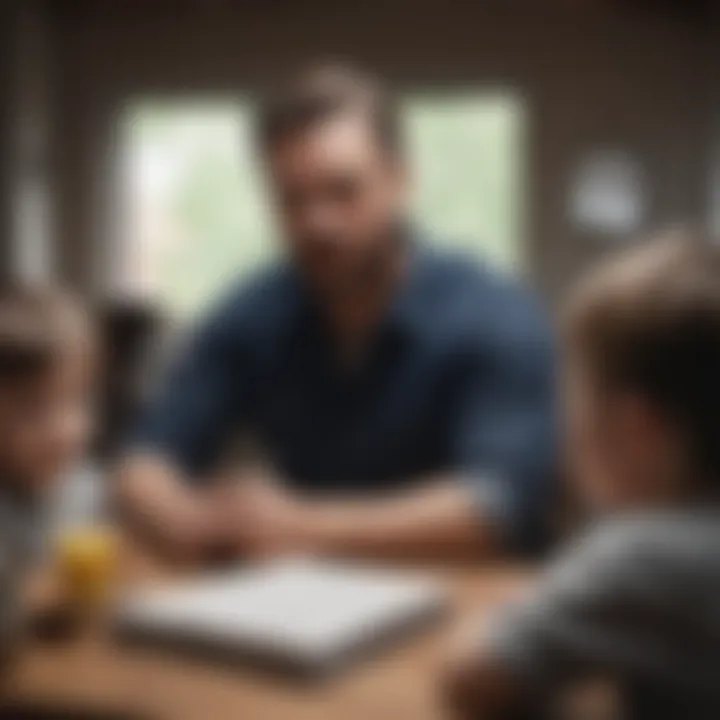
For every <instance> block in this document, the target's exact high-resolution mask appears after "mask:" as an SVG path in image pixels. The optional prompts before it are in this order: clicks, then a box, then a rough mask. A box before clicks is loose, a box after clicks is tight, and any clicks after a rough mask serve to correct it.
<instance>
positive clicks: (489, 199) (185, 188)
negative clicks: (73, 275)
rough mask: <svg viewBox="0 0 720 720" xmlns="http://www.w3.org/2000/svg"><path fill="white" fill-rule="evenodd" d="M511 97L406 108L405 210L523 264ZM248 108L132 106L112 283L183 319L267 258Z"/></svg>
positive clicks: (442, 232) (443, 99)
mask: <svg viewBox="0 0 720 720" xmlns="http://www.w3.org/2000/svg"><path fill="white" fill-rule="evenodd" d="M521 110H522V108H521V107H520V105H519V104H518V103H517V102H516V101H515V100H514V99H513V98H511V97H508V96H505V95H502V96H494V95H486V94H451V95H446V94H441V95H432V94H427V95H417V96H410V97H408V98H407V99H406V101H405V105H404V113H405V116H406V122H407V130H408V140H409V145H410V155H411V161H412V162H413V164H414V165H415V169H416V172H415V178H416V187H415V195H414V210H415V214H416V216H417V217H418V218H419V221H420V223H421V224H422V225H424V226H426V227H428V228H429V229H430V230H431V231H433V232H432V236H433V237H435V236H436V237H438V238H440V239H441V240H443V241H444V242H450V243H453V244H455V245H457V246H459V247H462V248H464V249H466V250H469V251H471V252H475V253H478V254H479V255H482V256H485V257H487V258H488V259H489V260H490V261H492V262H496V263H499V264H501V265H503V266H504V267H506V268H510V269H513V268H516V267H517V266H518V265H519V263H520V262H521V261H522V244H521V236H522V226H521V220H522V197H521V195H522V193H521V180H522V172H521V171H522V159H523V157H522V144H521V143H522V121H523V116H522V112H521ZM251 120H252V105H251V104H250V103H248V102H243V101H237V102H223V101H218V102H207V101H205V102H202V103H186V102H184V103H178V102H167V103H156V102H141V103H138V104H136V105H134V106H133V107H132V108H131V110H130V111H129V112H128V113H127V114H126V116H125V118H124V120H123V124H122V128H121V133H122V135H121V138H122V143H123V144H122V146H121V147H122V148H123V155H122V158H123V160H124V164H123V168H124V175H123V185H122V186H123V188H124V197H125V199H126V201H127V206H124V212H123V213H122V216H123V218H124V226H125V227H124V230H123V233H122V236H121V241H120V248H119V250H120V252H119V254H118V255H117V257H116V263H115V264H114V265H115V267H116V268H117V269H116V271H115V278H114V284H115V286H116V287H117V288H118V289H120V290H121V291H122V292H124V293H132V294H142V295H146V296H149V297H150V298H152V299H154V300H156V301H159V302H161V303H162V304H163V305H165V306H166V307H167V308H168V309H169V310H170V311H171V313H173V314H175V315H177V316H179V317H187V316H188V315H192V314H195V313H197V312H199V311H201V310H202V309H203V308H204V307H205V306H206V304H207V303H208V302H209V301H211V300H212V298H213V297H216V296H217V293H218V291H219V288H221V287H222V286H223V285H225V284H227V282H228V281H229V280H230V279H231V278H233V277H236V276H237V275H238V274H242V273H248V272H250V271H251V270H252V269H253V268H255V267H256V266H257V265H258V264H259V263H262V262H263V261H266V260H267V259H268V258H269V257H270V256H271V255H272V253H273V252H275V248H276V243H275V242H274V236H275V232H274V229H273V226H272V214H271V212H270V209H269V208H268V206H267V203H266V200H265V198H264V195H263V192H262V188H261V182H260V175H259V173H258V171H257V170H258V169H257V167H256V160H255V157H254V150H253V147H252V140H251Z"/></svg>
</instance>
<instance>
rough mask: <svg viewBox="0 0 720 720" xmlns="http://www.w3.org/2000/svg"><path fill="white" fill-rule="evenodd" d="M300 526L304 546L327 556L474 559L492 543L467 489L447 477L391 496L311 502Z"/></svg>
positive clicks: (489, 530)
mask: <svg viewBox="0 0 720 720" xmlns="http://www.w3.org/2000/svg"><path fill="white" fill-rule="evenodd" d="M306 524H307V529H306V531H307V533H308V536H309V538H310V544H311V545H312V544H313V542H314V543H315V545H316V547H317V548H318V550H319V551H320V552H328V553H330V554H348V555H367V556H378V557H393V556H402V557H445V558H447V557H452V558H457V557H463V556H464V557H471V556H472V557H476V556H477V555H478V554H487V553H492V552H493V550H494V549H495V547H496V545H497V537H496V533H495V532H494V529H493V528H492V527H491V523H490V522H488V521H486V520H484V519H483V518H482V514H481V512H480V513H479V512H478V508H477V507H476V506H475V503H474V501H473V498H472V493H471V490H470V488H468V487H467V486H466V485H464V484H461V483H459V482H456V481H455V479H453V478H447V479H445V480H440V481H437V482H434V483H432V484H429V485H426V486H424V487H421V488H418V489H416V490H414V491H408V493H407V494H405V495H403V496H399V497H395V498H389V499H375V500H355V501H352V500H347V501H322V500H321V501H315V502H312V503H310V504H309V506H308V508H307V513H306Z"/></svg>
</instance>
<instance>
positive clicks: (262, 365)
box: [134, 246, 555, 539]
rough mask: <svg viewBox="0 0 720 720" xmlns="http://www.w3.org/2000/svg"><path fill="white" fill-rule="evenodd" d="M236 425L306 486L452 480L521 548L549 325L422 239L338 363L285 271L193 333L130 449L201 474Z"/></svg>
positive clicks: (505, 290)
mask: <svg viewBox="0 0 720 720" xmlns="http://www.w3.org/2000/svg"><path fill="white" fill-rule="evenodd" d="M240 427H243V428H245V430H246V431H249V432H250V433H251V434H252V435H253V436H255V438H256V439H258V440H259V441H260V443H261V445H262V447H263V448H265V450H266V451H267V452H268V453H269V454H270V457H271V458H272V460H273V462H274V464H275V467H276V468H277V469H278V470H279V472H280V473H281V474H282V475H283V476H284V477H286V478H287V481H288V482H289V483H291V484H292V485H293V486H295V487H297V488H299V489H301V490H303V491H312V492H321V493H325V492H328V493H330V492H332V493H335V492H338V491H341V492H345V491H352V492H354V491H364V492H367V491H385V490H389V489H393V488H398V487H400V486H403V485H407V484H408V483H412V482H417V481H418V480H419V479H420V478H422V477H423V476H428V475H430V474H437V473H453V474H454V476H455V477H457V480H458V482H467V483H469V484H470V485H471V486H472V487H473V488H474V491H475V497H476V498H477V502H478V505H479V508H480V511H481V512H482V513H483V515H484V516H485V517H488V516H490V517H492V518H493V519H495V520H497V521H498V522H501V523H502V524H503V528H504V529H505V530H506V531H507V532H508V533H509V534H511V535H512V536H514V537H516V538H521V539H527V538H529V537H531V536H532V535H533V534H534V528H535V527H536V526H537V520H538V518H539V517H540V516H541V515H542V514H543V511H544V509H545V504H546V499H547V497H548V494H547V489H548V481H549V479H550V476H551V472H552V468H553V462H554V451H555V444H554V435H555V433H554V429H555V418H554V389H553V367H552V352H551V340H550V336H549V332H548V329H547V327H546V325H545V323H544V320H543V317H542V313H541V312H540V311H539V308H538V306H537V304H536V302H535V300H534V299H533V298H532V297H530V296H529V295H528V294H526V293H524V292H523V291H521V290H520V289H519V288H517V287H516V286H515V285H513V284H512V283H511V282H509V281H507V280H505V279H503V278H500V277H499V276H497V275H496V274H494V273H493V272H490V271H488V270H487V269H486V268H484V267H481V266H479V265H478V264H476V263H474V262H472V261H470V260H468V259H466V258H462V257H459V256H456V255H450V254H445V253H443V252H441V251H439V250H434V249H430V248H428V247H425V246H422V247H418V248H415V250H414V251H413V257H412V261H411V264H410V270H409V272H408V274H407V277H406V279H405V281H404V283H403V284H402V286H401V287H400V289H399V290H398V292H397V294H396V297H395V298H394V301H393V303H392V305H391V307H390V309H389V311H388V313H387V316H386V318H385V320H384V322H383V323H382V324H381V325H380V327H379V328H378V330H377V333H376V334H375V336H374V338H373V340H372V342H370V343H368V344H367V346H366V348H365V351H364V353H363V355H362V357H360V358H359V359H358V362H357V364H356V365H354V366H353V367H352V368H347V367H345V368H343V367H340V366H339V365H338V363H337V354H336V353H335V352H334V349H333V347H332V344H331V342H330V338H329V337H328V334H327V332H326V329H325V326H324V324H323V322H322V320H321V315H320V313H319V312H317V311H316V309H315V308H314V306H313V303H312V301H311V300H310V297H309V295H308V294H307V293H306V292H305V291H304V290H303V287H302V284H301V283H300V282H299V281H298V279H297V277H296V276H295V274H294V273H293V271H292V269H290V268H289V267H285V266H278V267H274V268H272V269H271V270H269V271H267V272H265V273H264V274H263V275H262V276H261V277H259V278H256V279H255V280H254V281H252V282H250V283H248V284H245V285H243V287H240V288H237V289H234V290H233V291H232V292H231V293H230V295H229V297H228V298H227V299H226V300H225V301H224V302H222V303H221V305H220V307H219V308H218V309H216V310H215V311H214V312H213V313H212V314H211V315H210V317H209V318H208V319H207V320H205V321H204V322H203V323H202V324H201V325H200V327H199V328H198V329H197V331H196V332H195V333H194V335H193V337H192V338H191V343H190V345H189V347H188V349H187V350H186V352H185V353H184V355H183V356H182V358H181V359H180V362H179V363H178V364H177V367H176V368H175V370H174V372H172V373H171V375H170V377H169V382H167V384H166V386H165V387H164V389H163V390H162V392H161V393H160V395H159V397H157V398H156V399H155V400H154V401H153V402H152V403H151V406H150V407H149V409H148V412H147V413H146V415H145V417H144V418H143V419H142V420H141V422H140V423H139V427H138V428H137V429H136V433H135V436H134V443H135V445H136V446H137V445H140V446H144V447H149V448H151V449H153V450H154V451H156V452H159V453H161V454H163V455H164V456H166V457H167V458H168V459H170V460H171V461H172V462H173V463H175V464H176V465H178V466H179V467H180V468H181V469H182V470H184V471H185V472H186V473H187V474H188V476H190V477H200V476H202V475H203V474H205V473H207V472H208V471H209V469H210V468H211V467H212V464H213V462H215V461H216V460H217V458H218V455H219V453H220V451H221V449H222V447H223V446H224V445H225V443H226V442H227V441H228V439H229V436H230V435H231V433H234V432H236V431H237V429H238V428H240Z"/></svg>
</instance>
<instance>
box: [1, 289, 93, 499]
mask: <svg viewBox="0 0 720 720" xmlns="http://www.w3.org/2000/svg"><path fill="white" fill-rule="evenodd" d="M92 345H93V342H92V333H91V331H90V326H89V322H88V318H87V317H86V315H85V314H84V312H83V311H82V309H81V308H80V307H79V306H78V305H77V304H76V303H75V302H73V300H72V299H70V298H69V297H68V296H67V295H66V294H64V293H60V292H55V291H50V290H37V289H31V288H23V287H13V288H8V289H5V290H4V291H0V482H3V483H4V482H15V483H20V484H22V485H23V487H24V488H25V489H27V490H31V491H37V490H40V489H41V488H42V487H44V486H45V485H47V484H48V483H49V482H51V481H52V480H53V479H54V478H55V477H56V476H57V475H58V473H60V472H61V471H62V470H64V469H66V468H67V467H68V466H69V465H70V464H71V463H72V462H73V461H75V460H76V459H77V458H78V456H79V455H80V454H81V453H82V452H83V450H84V449H85V446H86V443H87V440H88V436H89V433H90V429H91V409H92V403H91V390H92V388H91V385H92V375H93V367H92V366H93V360H94V359H93V351H94V348H93V346H92Z"/></svg>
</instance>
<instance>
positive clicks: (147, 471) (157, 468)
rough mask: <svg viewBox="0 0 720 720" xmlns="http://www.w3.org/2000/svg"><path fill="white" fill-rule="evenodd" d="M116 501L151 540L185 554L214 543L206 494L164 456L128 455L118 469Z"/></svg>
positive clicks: (126, 517) (129, 520)
mask: <svg viewBox="0 0 720 720" xmlns="http://www.w3.org/2000/svg"><path fill="white" fill-rule="evenodd" d="M115 501H116V507H117V509H118V510H119V513H120V516H121V519H122V520H123V521H124V523H125V524H127V525H129V526H131V527H132V528H133V530H134V531H135V532H137V533H139V534H141V535H142V536H144V537H145V538H146V539H147V540H148V541H150V542H153V543H157V544H160V545H162V546H164V547H166V549H170V550H172V551H174V552H177V553H182V554H184V555H188V554H193V555H195V554H197V553H199V552H201V551H203V550H205V549H206V548H207V547H208V546H209V545H210V544H211V537H210V534H211V533H210V531H211V528H212V518H211V512H210V508H209V505H208V504H207V503H206V501H205V498H204V496H203V494H202V493H201V492H199V491H197V490H194V489H192V488H190V487H188V486H187V484H186V483H185V482H184V479H183V478H182V476H181V474H180V473H179V472H178V471H177V470H176V469H175V468H173V467H172V466H171V465H170V464H168V463H166V462H165V461H163V460H162V459H159V458H157V457H154V456H151V455H140V454H138V455H133V456H130V457H128V458H126V459H125V460H124V461H123V462H122V463H121V465H120V466H119V468H118V470H117V473H116V482H115Z"/></svg>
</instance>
